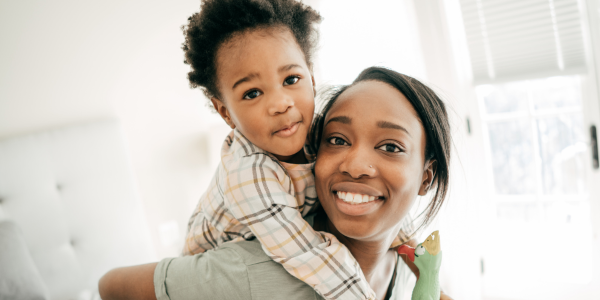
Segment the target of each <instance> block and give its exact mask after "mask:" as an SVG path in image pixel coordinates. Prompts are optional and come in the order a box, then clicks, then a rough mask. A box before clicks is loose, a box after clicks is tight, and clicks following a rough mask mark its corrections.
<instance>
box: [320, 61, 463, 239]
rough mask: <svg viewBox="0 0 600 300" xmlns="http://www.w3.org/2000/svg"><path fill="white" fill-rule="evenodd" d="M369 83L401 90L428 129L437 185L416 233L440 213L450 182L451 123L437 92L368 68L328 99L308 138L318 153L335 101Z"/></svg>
mask: <svg viewBox="0 0 600 300" xmlns="http://www.w3.org/2000/svg"><path fill="white" fill-rule="evenodd" d="M369 80H374V81H380V82H383V83H387V84H389V85H390V86H392V87H394V88H395V89H397V90H398V91H400V92H401V93H402V94H403V95H404V96H405V97H406V99H408V101H409V102H410V103H411V104H412V106H413V108H414V109H415V111H416V112H417V114H418V115H419V118H420V119H421V124H423V128H424V129H425V136H426V146H425V161H429V160H432V159H435V161H436V165H435V170H434V171H435V175H434V178H433V181H432V188H433V187H434V186H435V195H433V198H432V199H431V202H430V203H429V205H428V206H427V207H426V208H425V210H424V211H423V212H422V213H421V215H419V216H422V217H423V219H422V220H423V221H422V222H421V224H420V225H419V226H418V227H417V229H416V230H415V232H416V231H418V230H419V229H421V228H423V227H424V226H427V225H428V224H429V223H430V222H431V221H432V220H433V218H434V217H435V216H436V215H437V213H438V212H439V210H440V208H441V206H442V203H443V202H444V199H445V198H446V194H447V193H448V183H449V179H450V178H449V175H450V174H449V173H450V147H451V145H450V144H451V143H450V124H449V122H448V113H447V112H446V106H445V105H444V103H443V102H442V100H441V99H440V98H439V97H438V96H437V95H436V94H435V92H434V91H432V90H431V89H430V88H429V87H427V86H426V85H424V84H423V83H421V82H420V81H418V80H416V79H414V78H412V77H410V76H407V75H404V74H400V73H398V72H395V71H392V70H389V69H386V68H381V67H370V68H367V69H365V70H364V71H362V73H360V75H358V77H357V78H356V79H355V80H354V82H353V83H352V84H351V85H346V86H342V87H341V88H339V89H337V90H335V91H334V92H333V93H332V94H331V95H330V96H329V99H328V100H326V102H325V103H324V105H323V108H322V109H321V112H320V113H319V114H318V115H316V116H315V119H314V122H313V125H312V128H311V134H310V136H309V139H310V140H309V144H310V146H311V147H312V148H313V149H312V151H314V153H315V154H316V153H317V152H318V151H319V145H320V144H321V138H322V134H323V126H324V122H325V117H326V116H327V113H328V112H329V110H330V109H331V107H332V106H333V104H334V103H335V101H336V100H337V99H338V97H339V96H340V95H341V94H343V93H344V91H346V90H347V89H348V88H350V87H352V86H354V85H356V84H357V83H359V82H363V81H369ZM423 214H424V215H423ZM412 234H414V232H413V233H412Z"/></svg>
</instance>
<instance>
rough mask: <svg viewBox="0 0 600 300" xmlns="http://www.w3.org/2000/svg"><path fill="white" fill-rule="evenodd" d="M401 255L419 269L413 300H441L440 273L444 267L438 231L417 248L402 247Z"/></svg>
mask: <svg viewBox="0 0 600 300" xmlns="http://www.w3.org/2000/svg"><path fill="white" fill-rule="evenodd" d="M398 253H399V254H405V255H407V256H408V259H410V260H411V261H412V262H414V263H415V265H416V266H417V268H419V279H417V283H416V284H415V289H414V290H413V293H412V300H439V299H440V280H439V272H440V266H441V265H442V251H441V249H440V236H439V232H438V231H437V230H436V231H434V232H433V233H431V234H430V235H429V236H428V237H427V239H425V241H424V242H423V243H421V244H419V245H417V247H416V248H413V247H411V246H408V245H402V246H400V247H399V248H398Z"/></svg>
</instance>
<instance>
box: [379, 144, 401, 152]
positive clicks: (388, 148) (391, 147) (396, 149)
mask: <svg viewBox="0 0 600 300" xmlns="http://www.w3.org/2000/svg"><path fill="white" fill-rule="evenodd" d="M377 149H380V150H383V151H385V152H393V153H399V152H402V149H400V147H398V146H397V145H394V144H385V145H382V146H380V147H378V148H377Z"/></svg>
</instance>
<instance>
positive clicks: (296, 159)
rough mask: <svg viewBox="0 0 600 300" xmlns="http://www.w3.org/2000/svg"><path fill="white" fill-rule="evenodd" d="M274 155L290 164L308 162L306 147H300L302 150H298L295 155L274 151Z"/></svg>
mask: <svg viewBox="0 0 600 300" xmlns="http://www.w3.org/2000/svg"><path fill="white" fill-rule="evenodd" d="M273 155H274V156H275V157H276V158H277V159H278V160H279V161H281V162H286V163H290V164H305V163H307V162H308V160H307V159H306V155H304V149H300V151H298V152H296V154H294V155H290V156H281V155H277V154H275V153H273Z"/></svg>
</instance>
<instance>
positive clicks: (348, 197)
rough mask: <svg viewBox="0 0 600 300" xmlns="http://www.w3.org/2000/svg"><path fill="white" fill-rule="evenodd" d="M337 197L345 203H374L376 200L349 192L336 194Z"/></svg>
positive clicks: (373, 197)
mask: <svg viewBox="0 0 600 300" xmlns="http://www.w3.org/2000/svg"><path fill="white" fill-rule="evenodd" d="M337 196H338V197H339V198H340V199H342V200H343V201H344V202H346V203H351V204H361V203H367V202H371V201H374V200H375V199H377V197H375V196H369V195H362V194H353V193H349V192H337Z"/></svg>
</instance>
